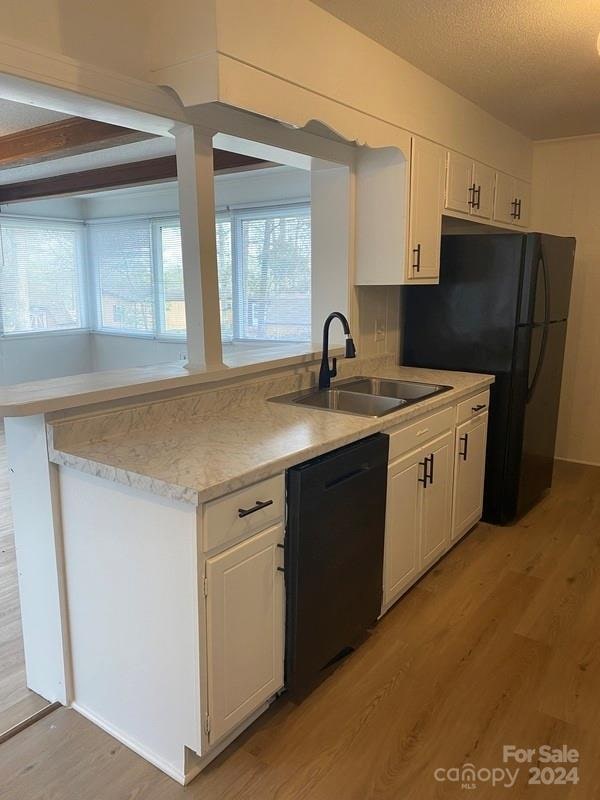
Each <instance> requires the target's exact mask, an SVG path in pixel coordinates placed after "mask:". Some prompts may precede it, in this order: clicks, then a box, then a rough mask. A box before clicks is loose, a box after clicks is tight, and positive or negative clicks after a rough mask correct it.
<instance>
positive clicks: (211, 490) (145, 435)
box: [51, 367, 494, 505]
mask: <svg viewBox="0 0 600 800" xmlns="http://www.w3.org/2000/svg"><path fill="white" fill-rule="evenodd" d="M372 374H373V375H374V376H375V377H390V378H399V379H404V380H413V381H423V382H425V383H436V384H445V385H450V386H452V387H454V388H453V389H452V390H450V391H447V392H444V393H443V394H439V395H436V396H433V397H431V398H429V399H426V400H423V401H421V402H419V403H415V404H414V405H410V406H407V407H404V408H402V409H400V410H398V411H395V412H393V413H391V414H388V415H386V416H384V417H380V418H377V419H374V418H371V417H368V418H367V417H359V416H353V415H349V414H340V413H336V412H332V411H322V410H317V409H310V408H307V407H297V406H291V405H281V404H278V403H271V402H268V401H266V400H264V399H262V398H261V399H255V400H254V401H251V400H250V399H249V401H248V402H247V403H242V404H239V403H238V404H236V405H233V406H232V407H231V406H226V405H225V407H224V405H223V404H220V405H219V407H215V409H214V413H213V414H212V415H211V416H210V417H209V418H206V417H205V418H204V419H202V420H201V421H195V422H185V421H182V422H178V424H177V425H170V426H165V427H164V428H157V429H155V430H141V431H134V432H129V433H126V434H125V435H112V436H107V437H106V438H104V439H102V440H100V441H91V442H86V443H81V444H71V445H69V446H68V447H65V448H64V449H57V450H51V460H52V461H53V462H55V463H57V464H60V465H63V466H67V467H73V468H76V469H79V470H82V471H84V472H86V473H89V474H92V475H95V476H98V477H101V478H105V479H108V480H111V481H116V482H118V483H121V484H124V485H126V486H131V487H135V488H137V489H140V490H145V491H148V492H151V493H154V494H157V495H161V496H163V497H168V498H170V499H172V500H179V501H184V502H188V503H192V504H196V505H198V504H200V503H203V502H206V501H208V500H211V499H214V498H215V497H218V496H220V495H223V494H226V493H227V492H231V491H235V490H236V489H239V488H242V487H243V486H248V485H250V484H252V483H254V482H255V481H258V480H261V479H263V478H266V477H269V476H271V475H274V474H276V473H278V472H281V471H283V470H284V469H287V468H288V467H291V466H293V465H294V464H299V463H301V462H302V461H305V460H307V459H309V458H314V457H315V456H319V455H322V454H323V453H326V452H327V451H329V450H332V449H334V448H336V447H341V446H343V445H345V444H349V443H350V442H353V441H356V440H357V439H360V438H362V437H364V436H368V435H370V434H372V433H377V432H379V431H382V430H385V429H388V428H391V427H394V426H396V425H400V424H402V423H405V422H407V421H409V420H410V419H412V418H415V417H419V416H421V415H423V414H426V413H428V412H430V411H434V410H436V409H438V408H443V407H446V406H448V405H453V404H455V403H456V402H457V401H459V400H460V399H461V398H463V397H466V396H468V395H471V394H474V393H476V392H477V391H482V390H484V389H486V388H487V387H488V386H489V385H490V384H491V383H492V382H493V380H494V378H493V377H492V376H490V375H480V374H473V373H464V372H448V371H440V370H428V369H419V368H413V367H390V368H386V369H383V370H377V371H375V372H374V373H372Z"/></svg>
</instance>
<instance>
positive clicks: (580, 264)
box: [532, 135, 600, 465]
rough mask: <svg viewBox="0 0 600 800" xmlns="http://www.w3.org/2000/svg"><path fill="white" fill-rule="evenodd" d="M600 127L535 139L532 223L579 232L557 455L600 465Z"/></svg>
mask: <svg viewBox="0 0 600 800" xmlns="http://www.w3.org/2000/svg"><path fill="white" fill-rule="evenodd" d="M599 186H600V135H599V136H589V137H586V136H582V137H578V138H575V139H563V140H557V141H550V142H539V143H536V145H535V147H534V161H533V219H532V227H533V228H534V229H536V230H540V231H544V232H547V233H554V234H557V235H561V236H575V237H576V238H577V249H576V253H575V272H574V276H573V289H572V292H571V308H570V314H569V329H568V335H567V348H566V354H565V368H564V376H563V386H562V394H561V407H560V420H559V427H558V441H557V455H558V457H559V458H567V459H572V460H574V461H583V462H590V463H592V464H598V465H600V424H599V422H598V398H599V397H600V358H599V355H598V354H599V353H600V313H599V311H598V306H599V303H600V222H599V221H600V192H599V191H598V187H599Z"/></svg>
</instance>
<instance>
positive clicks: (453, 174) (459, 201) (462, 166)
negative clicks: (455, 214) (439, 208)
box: [445, 150, 473, 214]
mask: <svg viewBox="0 0 600 800" xmlns="http://www.w3.org/2000/svg"><path fill="white" fill-rule="evenodd" d="M472 193H473V160H472V159H471V158H467V156H462V155H460V153H453V152H452V151H451V150H449V151H448V153H447V155H446V201H445V207H446V208H447V209H450V210H451V211H461V212H462V213H463V214H469V213H470V211H471V201H472Z"/></svg>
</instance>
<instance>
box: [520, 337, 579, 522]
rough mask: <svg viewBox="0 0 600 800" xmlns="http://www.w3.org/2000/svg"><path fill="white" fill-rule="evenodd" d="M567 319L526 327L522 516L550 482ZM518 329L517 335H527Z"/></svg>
mask: <svg viewBox="0 0 600 800" xmlns="http://www.w3.org/2000/svg"><path fill="white" fill-rule="evenodd" d="M566 331H567V323H566V322H556V323H553V324H550V325H548V326H545V327H544V326H541V327H534V328H531V329H530V331H529V334H530V348H529V367H528V371H527V376H528V382H527V396H526V399H525V407H524V411H525V413H524V420H523V437H522V448H521V457H520V468H519V477H518V501H517V514H518V516H521V515H522V514H524V513H525V512H527V511H528V510H529V509H530V508H531V507H532V506H533V505H535V503H536V502H537V501H538V500H539V499H540V497H541V496H542V495H543V493H544V492H545V491H546V490H547V489H549V488H550V486H551V484H552V471H553V468H554V447H555V443H556V427H557V423H558V411H559V404H560V388H561V380H562V370H563V358H564V352H565V339H566ZM527 333H528V331H527V330H521V331H519V338H521V337H525V336H527Z"/></svg>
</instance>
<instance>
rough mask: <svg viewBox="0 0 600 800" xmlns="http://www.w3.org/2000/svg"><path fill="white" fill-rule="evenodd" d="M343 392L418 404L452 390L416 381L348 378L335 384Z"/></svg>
mask: <svg viewBox="0 0 600 800" xmlns="http://www.w3.org/2000/svg"><path fill="white" fill-rule="evenodd" d="M337 385H339V386H340V388H343V391H345V392H359V393H360V394H374V395H378V396H380V397H397V398H399V399H400V400H405V401H406V402H407V403H418V402H419V400H424V399H425V398H426V397H432V396H433V395H436V394H441V393H442V392H447V391H448V390H449V389H452V386H441V385H439V384H434V383H419V382H418V381H398V380H393V379H392V378H364V377H362V376H361V377H359V378H348V379H347V380H345V381H342V384H341V385H340V384H337Z"/></svg>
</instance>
